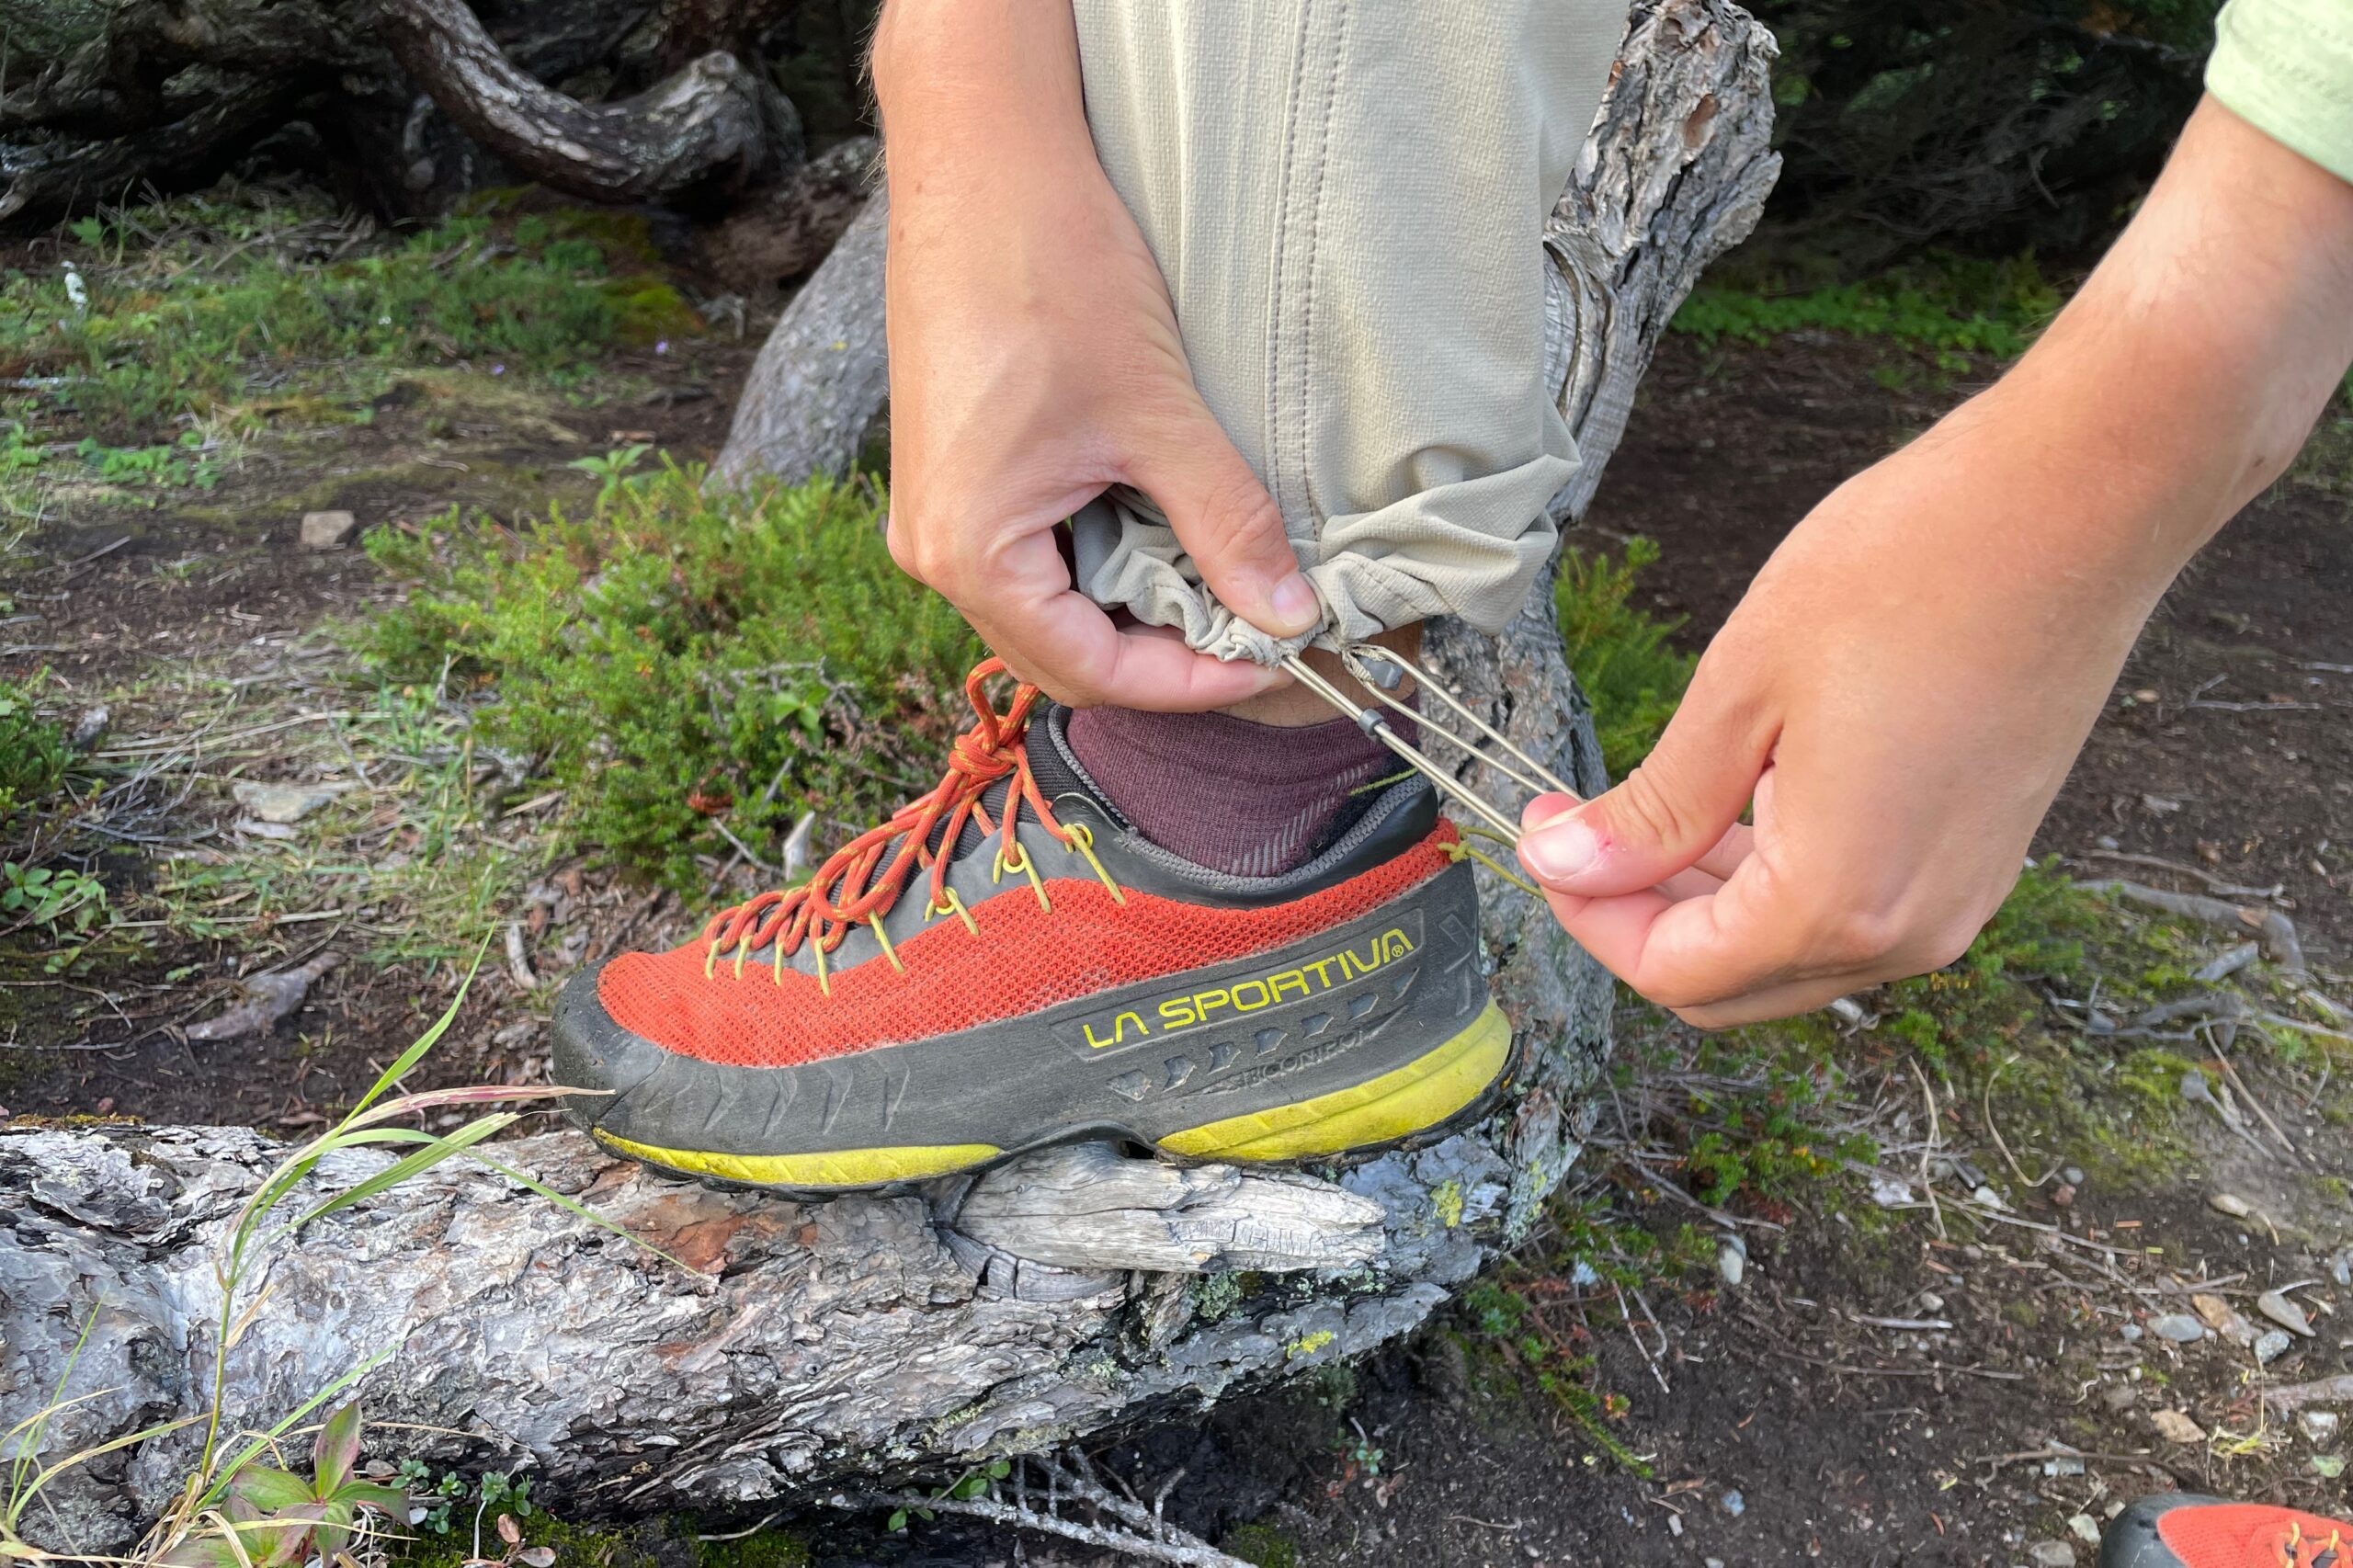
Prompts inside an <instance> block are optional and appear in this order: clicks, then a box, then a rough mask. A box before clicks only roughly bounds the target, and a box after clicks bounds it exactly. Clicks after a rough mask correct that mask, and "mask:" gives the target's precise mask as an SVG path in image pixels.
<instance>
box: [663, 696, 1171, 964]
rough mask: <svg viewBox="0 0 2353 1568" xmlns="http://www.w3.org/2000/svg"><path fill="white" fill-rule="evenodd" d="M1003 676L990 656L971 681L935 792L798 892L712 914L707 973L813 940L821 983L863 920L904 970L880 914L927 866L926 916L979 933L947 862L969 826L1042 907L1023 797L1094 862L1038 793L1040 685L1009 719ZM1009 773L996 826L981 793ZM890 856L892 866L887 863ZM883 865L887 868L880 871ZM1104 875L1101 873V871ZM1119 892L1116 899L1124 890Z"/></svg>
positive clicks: (843, 853)
mask: <svg viewBox="0 0 2353 1568" xmlns="http://www.w3.org/2000/svg"><path fill="white" fill-rule="evenodd" d="M1005 673H1006V668H1005V662H1004V661H1003V660H1002V659H988V660H984V661H983V662H982V663H981V664H980V665H976V666H975V667H974V668H973V670H972V673H971V674H970V675H968V676H965V677H964V695H965V696H966V697H967V698H969V699H971V700H972V711H973V713H974V714H975V715H977V719H976V722H974V723H973V725H972V728H971V729H969V730H967V731H965V732H964V733H963V734H961V735H960V736H958V737H957V740H956V746H955V750H954V752H953V753H952V754H951V755H950V757H949V764H948V772H947V774H946V775H945V776H944V777H943V778H941V779H940V780H939V784H938V788H936V789H934V790H932V791H931V792H930V793H929V794H926V795H925V796H923V797H922V798H920V799H918V800H915V801H909V802H907V803H906V804H905V805H904V806H901V807H900V808H899V809H898V810H897V811H896V812H892V815H891V818H890V820H889V821H888V822H885V823H882V824H880V825H879V826H876V827H872V828H870V829H868V830H867V831H866V832H864V833H862V834H860V835H858V837H856V838H854V839H852V840H850V841H849V842H848V843H847V844H845V845H843V846H841V847H840V848H839V849H836V850H835V851H834V853H833V854H831V855H829V856H827V857H826V858H825V862H824V865H822V866H820V867H818V868H817V874H816V875H815V876H813V877H812V878H811V879H810V880H809V881H807V882H806V883H804V884H802V885H801V886H800V887H797V888H793V889H790V890H789V891H787V892H764V893H761V894H759V895H758V896H756V897H755V898H752V899H750V900H747V901H746V902H745V903H739V904H736V905H735V906H734V907H733V908H731V909H722V910H721V911H720V912H719V913H718V914H717V915H712V916H711V918H710V924H709V925H708V926H704V927H703V938H704V940H705V941H707V942H708V943H709V944H710V951H709V953H708V954H707V956H706V957H705V959H704V964H703V970H704V972H705V973H706V974H709V973H710V972H711V971H712V970H713V968H714V966H715V965H716V964H717V963H718V960H719V957H720V955H721V954H722V953H724V952H726V951H728V950H729V949H733V951H734V953H735V963H736V967H737V969H738V970H739V971H740V970H741V968H742V967H743V963H744V959H745V955H747V954H749V953H750V952H751V951H752V950H753V949H756V948H765V947H768V946H770V945H771V944H773V945H774V948H775V951H776V955H777V965H778V967H779V970H780V969H781V968H782V966H783V961H784V955H786V954H787V953H792V952H798V951H799V950H800V949H801V943H803V942H806V941H812V940H813V941H814V942H815V943H816V950H817V954H818V965H819V975H818V979H819V982H820V983H824V955H825V954H827V953H830V952H832V951H833V950H834V949H836V948H838V947H840V946H841V945H842V942H843V941H844V940H845V939H846V938H847V937H848V936H849V932H850V928H851V927H852V926H858V925H861V924H864V925H870V926H871V927H872V928H873V931H874V934H875V937H877V939H878V940H880V941H881V943H882V948H883V951H884V953H885V954H887V955H888V956H889V957H890V959H891V962H892V967H893V968H894V969H895V968H899V967H901V966H900V965H899V961H898V955H897V954H896V953H894V952H892V950H891V946H890V939H889V938H888V937H884V936H883V934H882V923H881V915H883V913H884V912H886V911H887V910H889V909H890V908H891V907H892V905H893V904H895V903H898V901H899V898H900V896H901V895H902V894H904V892H906V888H907V883H908V881H910V880H911V879H913V877H914V876H915V872H916V871H917V870H918V869H924V868H926V867H927V868H929V869H930V871H931V890H930V903H928V904H927V905H926V911H925V912H926V914H931V915H946V914H953V915H958V916H960V917H961V919H962V920H963V922H964V925H965V927H966V928H967V929H969V930H972V931H973V932H974V933H975V934H977V933H978V927H977V926H974V924H973V921H972V915H970V914H969V913H968V912H967V911H966V910H965V908H964V905H963V901H962V900H961V899H960V898H958V897H957V895H956V892H955V891H954V890H953V889H951V888H950V887H949V885H948V867H949V860H950V859H951V858H953V857H954V855H955V852H956V841H957V839H958V837H959V836H960V835H961V834H962V833H963V831H964V824H966V823H967V822H977V823H978V824H980V827H981V831H982V832H983V833H1000V832H1001V833H1002V834H1003V835H1004V844H1003V846H1002V847H1000V848H999V849H998V851H997V855H998V869H999V871H1000V872H1004V871H1015V872H1026V873H1027V874H1028V875H1029V881H1030V884H1031V886H1032V887H1034V888H1036V890H1037V892H1038V897H1039V901H1040V903H1046V892H1045V888H1044V886H1043V884H1042V883H1040V881H1039V878H1038V872H1037V869H1036V867H1034V866H1032V865H1031V864H1030V863H1029V859H1028V858H1026V857H1025V856H1024V855H1023V853H1022V850H1021V846H1020V843H1019V842H1018V840H1017V839H1016V838H1015V836H1014V827H1015V824H1016V821H1017V818H1018V817H1019V815H1020V812H1021V807H1022V803H1023V802H1024V801H1027V802H1028V803H1029V809H1030V810H1031V811H1033V812H1036V813H1037V816H1038V821H1039V823H1040V825H1041V826H1043V827H1044V828H1045V830H1046V831H1047V832H1048V833H1050V834H1051V835H1053V836H1054V837H1055V839H1056V840H1058V841H1059V842H1061V843H1063V844H1065V845H1071V846H1074V847H1078V848H1081V850H1082V852H1084V853H1086V857H1087V858H1088V860H1089V861H1090V862H1091V861H1093V860H1094V854H1093V846H1092V845H1091V844H1089V843H1087V842H1086V839H1085V838H1084V837H1083V836H1082V835H1083V834H1084V829H1083V828H1074V829H1065V828H1064V827H1063V825H1062V824H1060V823H1058V822H1056V821H1055V820H1054V813H1053V812H1052V810H1051V808H1049V807H1048V806H1047V804H1046V800H1045V797H1044V795H1043V794H1041V793H1040V790H1039V789H1038V781H1037V779H1035V778H1032V777H1031V776H1030V772H1029V752H1028V750H1027V748H1026V747H1025V746H1024V745H1023V744H1022V743H1023V739H1024V737H1025V736H1026V734H1027V733H1028V731H1029V717H1030V711H1031V710H1032V709H1033V708H1035V707H1036V705H1037V702H1038V698H1039V696H1040V693H1039V690H1038V688H1037V687H1034V686H1030V685H1028V684H1027V683H1024V684H1022V685H1021V686H1018V687H1016V688H1015V690H1014V693H1013V700H1012V701H1011V702H1010V703H1008V704H1007V705H1006V710H1005V711H1004V712H1002V713H1000V712H998V711H997V710H996V709H995V707H993V706H992V705H991V704H990V701H989V697H988V693H987V691H986V689H985V686H986V683H987V681H988V680H989V678H990V677H991V676H998V675H1003V674H1005ZM1007 775H1010V776H1011V777H1012V778H1013V788H1012V789H1011V790H1009V791H1008V792H1007V793H1006V798H1005V804H1004V807H1003V812H1002V816H1001V818H1000V820H999V821H997V822H994V823H993V822H991V821H990V820H989V813H988V812H987V810H986V809H985V808H984V807H983V805H982V804H981V796H982V794H983V792H984V791H985V790H987V789H988V787H989V786H990V785H992V784H994V783H995V782H996V781H997V780H998V779H1000V778H1006V776H1007ZM943 822H944V823H945V824H947V826H946V830H945V831H944V832H942V833H940V834H939V835H938V844H939V852H938V854H937V855H935V854H933V853H932V851H931V850H930V848H929V847H928V846H929V845H930V844H931V843H932V842H933V836H934V835H933V829H934V828H936V827H938V826H939V824H942V823H943ZM894 844H895V845H896V846H898V847H897V849H896V852H895V853H894V852H892V845H894ZM886 856H888V857H889V864H888V865H884V864H883V861H884V858H885V857H886ZM878 867H880V868H881V870H880V871H879V872H878V871H877V869H876V868H878ZM1097 869H1098V872H1099V870H1100V868H1099V867H1098V868H1097ZM1104 880H1105V881H1106V883H1107V884H1108V882H1109V879H1108V877H1106V878H1105V879H1104ZM1112 892H1113V894H1114V896H1118V894H1119V890H1118V888H1117V887H1113V889H1112ZM1121 902H1122V903H1124V902H1125V900H1124V899H1122V900H1121ZM1047 907H1048V908H1049V909H1051V908H1052V905H1051V903H1047Z"/></svg>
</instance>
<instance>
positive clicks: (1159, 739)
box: [1067, 708, 1405, 877]
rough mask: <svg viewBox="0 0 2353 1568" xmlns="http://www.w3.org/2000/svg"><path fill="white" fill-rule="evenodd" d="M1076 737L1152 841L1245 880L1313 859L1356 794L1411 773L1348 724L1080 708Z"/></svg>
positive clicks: (1096, 775) (1085, 757)
mask: <svg viewBox="0 0 2353 1568" xmlns="http://www.w3.org/2000/svg"><path fill="white" fill-rule="evenodd" d="M1404 723H1405V722H1400V728H1401V729H1402V728H1404ZM1067 733H1068V735H1069V739H1070V749H1071V752H1072V754H1073V755H1074V756H1076V757H1077V758H1078V764H1079V766H1080V767H1084V768H1085V769H1086V772H1087V774H1088V776H1089V777H1090V778H1093V779H1094V781H1095V783H1096V785H1097V788H1099V789H1100V790H1102V791H1103V794H1104V797H1105V798H1106V799H1107V800H1108V801H1110V802H1111V804H1112V805H1114V806H1116V807H1118V808H1119V809H1120V812H1121V814H1123V815H1124V816H1126V818H1127V819H1128V820H1129V821H1130V822H1131V823H1133V824H1135V825H1136V828H1137V830H1138V831H1139V832H1141V833H1142V835H1144V836H1145V837H1146V838H1149V839H1151V840H1152V841H1153V842H1154V844H1157V845H1159V846H1161V847H1162V848H1163V849H1166V850H1168V851H1170V852H1171V853H1174V854H1176V855H1181V856H1183V857H1184V858H1186V859H1188V860H1190V861H1192V862H1193V863H1194V864H1195V865H1197V866H1208V867H1211V868H1212V869H1216V870H1220V871H1224V872H1226V873H1227V874H1229V875H1232V876H1241V877H1272V876H1278V875H1280V874H1281V873H1282V872H1284V871H1288V870H1290V869H1292V868H1293V867H1296V866H1299V865H1302V864H1303V863H1305V862H1306V860H1307V859H1308V858H1310V857H1311V856H1312V855H1313V854H1314V853H1315V852H1316V850H1317V849H1319V848H1320V847H1321V843H1320V841H1321V840H1322V839H1323V838H1324V830H1325V829H1326V828H1328V827H1329V826H1331V824H1332V823H1333V821H1334V819H1335V818H1336V817H1337V816H1338V815H1339V814H1340V812H1341V811H1342V809H1343V808H1345V807H1346V806H1347V804H1348V801H1349V800H1350V798H1351V796H1352V795H1353V794H1354V793H1355V791H1356V790H1358V789H1360V788H1361V787H1362V786H1364V785H1366V784H1369V783H1370V782H1372V780H1374V779H1376V778H1381V777H1383V776H1384V775H1386V774H1390V773H1395V772H1400V771H1403V770H1404V766H1405V765H1404V763H1403V762H1400V761H1399V760H1398V759H1397V756H1395V754H1393V753H1392V752H1391V751H1390V750H1389V748H1388V747H1386V746H1384V745H1382V744H1381V743H1380V742H1379V741H1376V740H1374V739H1373V738H1372V737H1371V736H1370V735H1368V734H1366V733H1364V732H1363V731H1362V730H1359V729H1358V728H1357V726H1356V723H1355V722H1354V721H1353V720H1348V719H1334V720H1331V721H1329V722H1325V723H1321V724H1306V725H1280V724H1259V723H1254V722H1251V721H1250V720H1247V719H1236V718H1234V717H1233V715H1231V714H1228V713H1147V712H1144V711H1142V710H1140V709H1134V708H1082V709H1079V710H1076V711H1074V712H1073V713H1072V714H1071V716H1070V725H1069V729H1068V732H1067Z"/></svg>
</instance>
